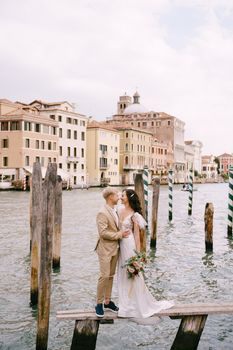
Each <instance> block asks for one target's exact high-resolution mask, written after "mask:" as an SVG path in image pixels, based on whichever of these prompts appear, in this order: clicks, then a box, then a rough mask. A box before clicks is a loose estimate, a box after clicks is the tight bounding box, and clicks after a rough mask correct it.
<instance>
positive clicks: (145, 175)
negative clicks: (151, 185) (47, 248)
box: [142, 165, 149, 221]
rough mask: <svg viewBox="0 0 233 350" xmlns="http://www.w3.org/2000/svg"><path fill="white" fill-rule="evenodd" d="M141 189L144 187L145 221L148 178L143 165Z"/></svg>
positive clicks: (147, 171) (146, 169) (147, 172)
mask: <svg viewBox="0 0 233 350" xmlns="http://www.w3.org/2000/svg"><path fill="white" fill-rule="evenodd" d="M142 178H143V187H144V199H145V215H146V217H145V219H146V221H147V220H148V178H149V170H148V166H147V165H145V166H144V168H143V175H142Z"/></svg>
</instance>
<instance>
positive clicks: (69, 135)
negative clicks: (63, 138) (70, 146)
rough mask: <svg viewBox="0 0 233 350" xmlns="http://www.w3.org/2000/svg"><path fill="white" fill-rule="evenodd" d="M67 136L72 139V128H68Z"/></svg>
mask: <svg viewBox="0 0 233 350" xmlns="http://www.w3.org/2000/svg"><path fill="white" fill-rule="evenodd" d="M67 138H68V139H71V130H70V129H68V130H67Z"/></svg>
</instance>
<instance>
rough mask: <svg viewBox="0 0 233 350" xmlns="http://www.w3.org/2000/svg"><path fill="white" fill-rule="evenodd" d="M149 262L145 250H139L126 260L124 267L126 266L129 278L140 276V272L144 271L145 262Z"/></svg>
mask: <svg viewBox="0 0 233 350" xmlns="http://www.w3.org/2000/svg"><path fill="white" fill-rule="evenodd" d="M146 263H147V257H146V253H145V252H137V251H136V250H135V255H134V256H131V258H129V259H128V260H126V262H125V264H124V265H123V266H122V267H126V271H127V274H128V278H134V277H135V276H138V274H139V272H144V267H145V264H146Z"/></svg>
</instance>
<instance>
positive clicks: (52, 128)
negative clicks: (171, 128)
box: [0, 100, 58, 181]
mask: <svg viewBox="0 0 233 350" xmlns="http://www.w3.org/2000/svg"><path fill="white" fill-rule="evenodd" d="M57 161H58V123H57V122H56V121H55V120H51V119H50V118H49V117H48V116H46V115H43V114H41V113H39V111H38V110H37V108H31V107H30V108H29V107H28V106H23V105H21V104H19V103H14V102H11V101H8V100H0V177H1V179H3V178H8V179H9V180H11V181H12V180H22V179H23V178H24V176H25V174H26V175H29V174H30V173H31V171H32V166H33V163H34V162H40V163H41V165H42V167H47V165H48V163H50V162H54V163H57Z"/></svg>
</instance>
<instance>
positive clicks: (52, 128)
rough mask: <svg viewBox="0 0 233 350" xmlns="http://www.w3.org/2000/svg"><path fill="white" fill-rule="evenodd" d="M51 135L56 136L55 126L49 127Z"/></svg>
mask: <svg viewBox="0 0 233 350" xmlns="http://www.w3.org/2000/svg"><path fill="white" fill-rule="evenodd" d="M51 133H52V135H57V130H56V127H55V126H51Z"/></svg>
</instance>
